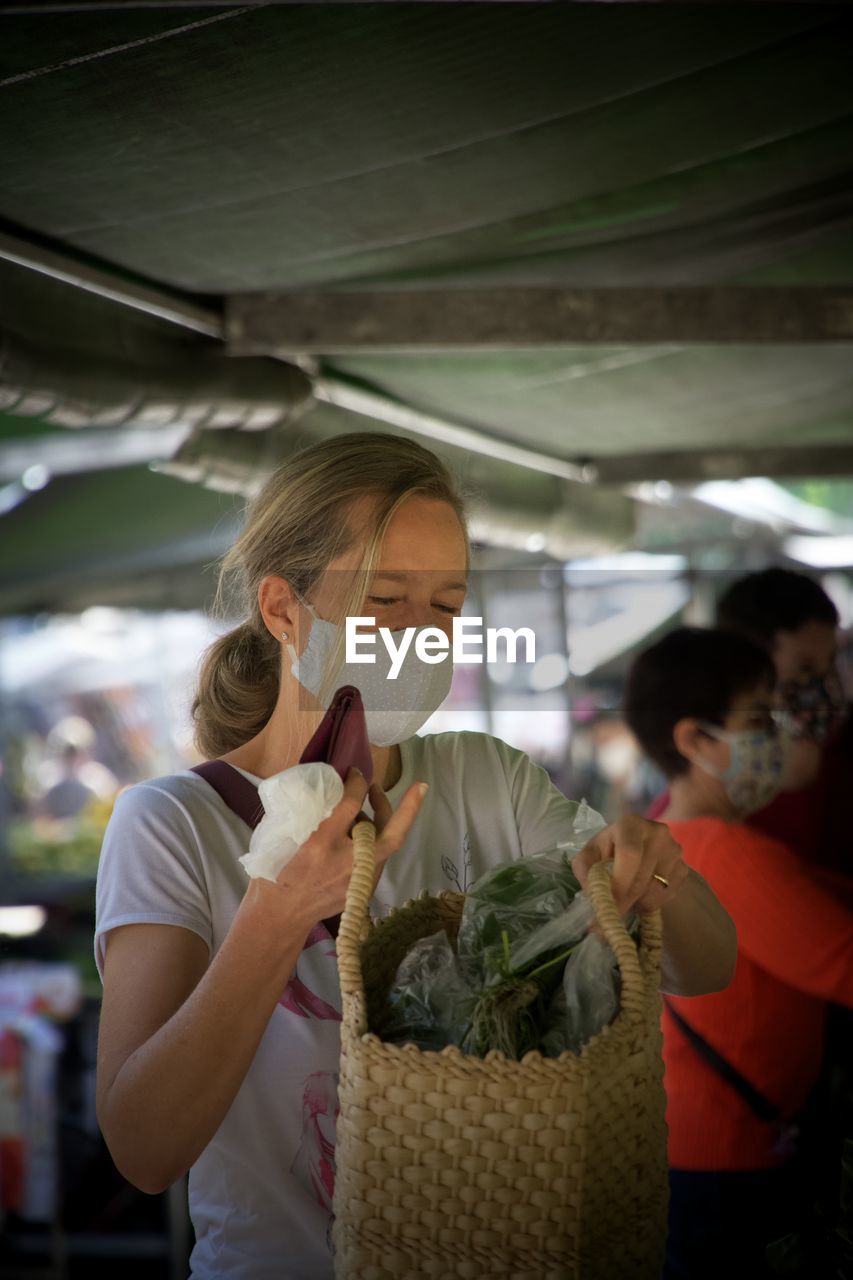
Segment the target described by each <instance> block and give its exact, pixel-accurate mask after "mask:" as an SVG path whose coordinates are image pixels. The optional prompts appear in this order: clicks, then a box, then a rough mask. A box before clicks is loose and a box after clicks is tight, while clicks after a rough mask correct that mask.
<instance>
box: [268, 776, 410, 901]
mask: <svg viewBox="0 0 853 1280" xmlns="http://www.w3.org/2000/svg"><path fill="white" fill-rule="evenodd" d="M426 791H427V784H426V783H425V782H415V783H413V784H412V785H411V786H410V787H409V788H408V790H407V791H406V793H405V794H404V796H403V798H402V800H401V801H400V803H399V805H398V806H397V808H396V809H392V808H391V805H390V803H389V801H388V797H387V796H386V795H385V792H384V791H383V790H382V788H381V787H380V786H379V785H378V784H377V783H374V784H373V785H372V786H371V787H370V789H369V792H368V786H367V782H366V781H365V778H364V775H363V774H362V773H361V772H360V771H359V770H358V769H354V768H353V769H350V771H349V773H348V774H347V778H346V782H345V783H344V794H343V798H342V799H341V800H340V801H339V802H338V803H337V804H336V805H335V807H334V809H333V810H332V812H331V813H330V814H329V816H328V818H326V819H325V820H324V821H323V822H321V823H320V825H319V827H318V828H317V830H316V831H314V832H312V833H311V835H310V836H309V837H308V839H307V840H306V841H305V842H304V844H302V845H300V847H299V848H298V849H297V851H296V853H295V854H294V855H293V857H292V858H291V860H290V862H288V864H287V866H285V867H283V868H282V870H281V872H280V873H279V875H278V878H277V880H276V885H277V886H278V888H279V889H280V890H284V891H285V894H286V902H287V907H288V912H293V911H294V910H295V911H296V912H297V913H298V914H299V915H300V916H304V918H305V919H306V921H310V923H311V924H315V923H316V922H317V921H318V920H326V919H328V918H329V917H330V916H335V915H337V914H338V913H339V912H341V911H343V908H344V903H345V901H346V893H347V886H348V885H349V880H350V875H351V873H352V855H353V843H352V839H351V837H350V832H351V830H352V828H353V826H354V825H355V821H356V819H357V818H358V816H359V814H360V812H361V806H362V804H363V802H364V798H365V796H367V795H368V794H369V796H370V803H371V805H372V806H373V813H374V819H373V821H374V824H375V826H376V879H377V880H378V879H379V876H380V875H381V874H382V868H383V867H384V865H385V863H386V862H387V860H388V858H390V856H391V854H392V853H396V852H397V850H398V849H399V848H400V846H401V845H402V844H403V841H404V840H405V839H406V836H407V835H408V834H409V830H410V829H411V826H412V823H413V822H414V820H415V818H416V817H417V816H418V812H419V811H420V807H421V804H422V802H423V798H424V796H425V794H426Z"/></svg>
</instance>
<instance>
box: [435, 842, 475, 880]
mask: <svg viewBox="0 0 853 1280" xmlns="http://www.w3.org/2000/svg"><path fill="white" fill-rule="evenodd" d="M461 863H462V867H461V872H460V868H459V867H457V865H456V863H455V862H454V861H453V859H452V858H450V857H448V855H447V854H446V853H445V854H444V855H443V856H442V859H441V869H442V871H443V872H444V874H445V875H446V876H447V878H448V880H449V881H450V883H451V884H452V885H453V887H454V888H455V889H456V891H457V893H467V892H468V885H469V884H470V883H471V837H470V836H469V834H468V832H467V831H466V832H465V835H464V837H463V839H462V858H461Z"/></svg>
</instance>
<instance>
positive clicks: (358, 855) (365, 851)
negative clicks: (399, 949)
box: [336, 818, 376, 1035]
mask: <svg viewBox="0 0 853 1280" xmlns="http://www.w3.org/2000/svg"><path fill="white" fill-rule="evenodd" d="M352 844H353V850H352V875H351V876H350V882H349V884H348V886H347V897H346V902H345V904H344V909H343V913H342V914H341V923H340V925H339V927H338V938H337V944H336V950H337V955H338V973H339V975H340V980H341V995H342V997H343V1020H344V1022H345V1023H346V1024H347V1026H348V1027H349V1029H350V1030H351V1031H353V1032H354V1034H356V1035H363V1034H364V1032H365V1031H366V1030H367V1014H366V1010H365V1006H364V983H363V980H362V976H361V957H360V955H359V945H360V943H361V940H362V938H363V937H364V932H365V929H366V928H367V925H368V923H369V918H370V917H369V913H368V903H369V902H370V895H371V894H372V893H373V880H374V877H375V875H376V858H375V844H376V827H375V826H374V825H373V823H372V822H370V821H369V820H368V819H367V818H361V819H359V821H358V822H357V823H356V824H355V826H354V827H353V829H352Z"/></svg>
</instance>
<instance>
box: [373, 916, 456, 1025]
mask: <svg viewBox="0 0 853 1280" xmlns="http://www.w3.org/2000/svg"><path fill="white" fill-rule="evenodd" d="M474 999H475V996H474V992H473V991H472V990H471V988H470V987H469V986H468V984H467V982H466V981H465V979H464V978H463V976H462V973H461V971H460V968H459V961H458V958H457V956H456V953H455V951H454V950H453V948H452V947H451V945H450V941H449V939H448V937H447V934H446V933H445V931H444V930H443V929H442V930H441V931H440V932H439V933H431V934H430V935H429V936H428V937H426V938H421V939H420V940H419V941H418V942H415V943H414V944H413V945H412V947H411V948H410V949H409V951H408V953H407V954H406V955H405V956H404V957H403V959H402V961H401V962H400V965H399V967H398V969H397V976H396V979H395V982H394V986H393V987H392V988H391V991H390V992H389V995H388V1002H387V1006H386V1009H385V1011H384V1013H383V1018H382V1021H381V1023H379V1024H378V1025H377V1027H376V1028H375V1029H376V1031H377V1032H378V1034H379V1035H381V1037H382V1039H383V1040H394V1041H409V1042H411V1043H412V1044H416V1045H417V1046H418V1048H419V1049H443V1048H444V1046H445V1045H447V1044H461V1042H462V1040H463V1037H464V1035H465V1031H466V1029H467V1026H468V1023H469V1021H470V1014H471V1006H472V1004H473V1002H474Z"/></svg>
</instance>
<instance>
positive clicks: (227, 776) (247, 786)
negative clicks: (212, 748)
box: [192, 760, 264, 831]
mask: <svg viewBox="0 0 853 1280" xmlns="http://www.w3.org/2000/svg"><path fill="white" fill-rule="evenodd" d="M192 772H193V773H198V774H201V776H202V778H204V780H205V782H209V783H210V785H211V786H212V787H213V790H214V791H216V792H217V793H218V794H219V795H220V796H221V797H222V799H223V800H224V801H225V803H226V804H227V805H228V808H229V809H231V810H233V812H234V813H236V814H237V817H238V818H242V819H243V821H244V822H245V823H246V824H247V826H250V827H251V828H252V830H253V831H254V829H255V827H256V826H257V825H258V823H259V822H260V820H261V818H262V817H263V816H264V806H263V802H262V800H261V797H260V796H259V795H258V788H257V787H256V786H255V784H254V782H251V781H250V780H249V779H248V778H246V777H244V776H243V774H242V773H241V772H240V770H239V769H235V768H234V766H233V765H230V764H229V763H228V762H227V760H205V762H204V764H195V765H193V767H192Z"/></svg>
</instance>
